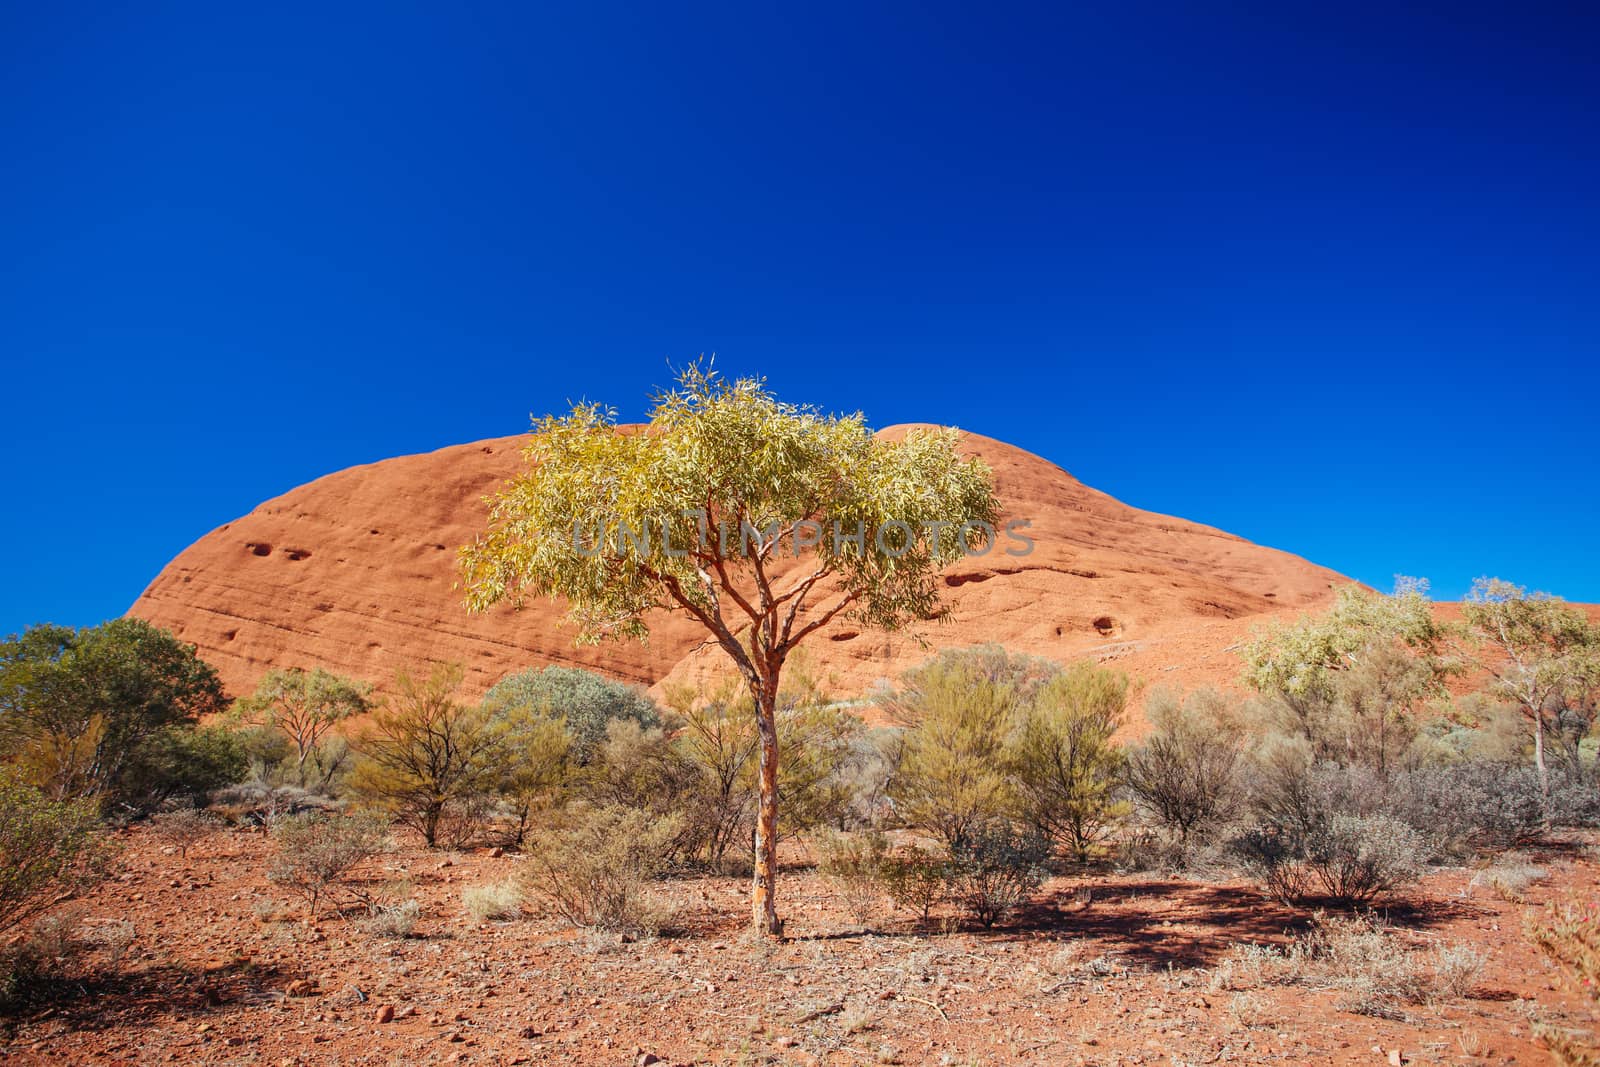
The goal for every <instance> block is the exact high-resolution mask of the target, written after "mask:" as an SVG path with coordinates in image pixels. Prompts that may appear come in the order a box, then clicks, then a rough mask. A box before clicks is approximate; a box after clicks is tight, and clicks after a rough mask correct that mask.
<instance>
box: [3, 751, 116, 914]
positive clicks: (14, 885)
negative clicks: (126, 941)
mask: <svg viewBox="0 0 1600 1067" xmlns="http://www.w3.org/2000/svg"><path fill="white" fill-rule="evenodd" d="M97 816H98V812H97V808H96V805H95V803H94V801H93V800H92V799H89V798H83V799H77V800H57V799H54V798H52V797H50V796H47V795H46V794H44V793H43V792H41V791H40V790H38V789H36V788H35V787H33V786H31V785H29V784H27V783H25V782H23V781H21V780H19V778H18V777H17V775H16V774H15V773H13V772H11V771H9V770H4V769H0V935H4V934H7V933H9V932H10V931H12V930H14V929H15V928H16V927H18V926H19V925H21V924H24V923H28V922H31V921H33V920H34V919H36V918H38V917H39V916H41V915H43V914H44V913H45V912H46V911H48V910H49V909H50V908H52V907H54V906H55V905H56V904H57V903H58V902H59V901H60V900H61V899H62V898H64V897H67V896H70V895H71V894H72V893H74V892H76V891H78V890H80V889H87V888H90V887H92V886H94V885H96V884H97V883H98V882H99V881H100V880H101V879H102V878H104V877H105V872H106V867H107V864H108V862H109V858H110V852H109V849H108V846H107V844H106V841H105V838H104V836H103V835H102V833H101V831H100V826H99V821H98V817H97Z"/></svg>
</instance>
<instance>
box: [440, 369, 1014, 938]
mask: <svg viewBox="0 0 1600 1067" xmlns="http://www.w3.org/2000/svg"><path fill="white" fill-rule="evenodd" d="M958 443H959V435H958V433H957V432H956V431H955V430H952V429H913V430H911V431H909V432H908V433H906V434H905V436H904V437H902V438H900V439H899V440H888V439H885V438H882V437H878V436H875V435H874V434H873V433H872V432H871V431H870V430H869V429H868V427H867V425H866V421H865V419H864V417H863V416H862V415H861V414H860V413H859V412H858V413H856V414H853V415H846V416H833V415H825V414H823V413H822V412H820V411H818V410H817V409H815V408H812V407H808V406H800V405H795V404H790V403H785V402H782V401H780V400H778V399H777V398H776V397H775V396H773V395H772V394H771V393H770V392H769V391H768V390H767V388H766V385H765V382H764V381H762V380H760V379H755V378H742V379H738V380H729V379H726V378H724V377H722V376H720V375H717V374H716V373H714V372H712V371H711V370H709V369H708V368H703V367H701V366H699V365H692V366H690V367H689V368H687V369H686V370H685V371H683V372H682V374H681V375H680V376H679V378H678V381H677V384H676V386H675V387H674V388H672V389H670V390H668V391H665V392H663V393H660V394H658V395H657V396H656V397H655V403H654V407H653V409H652V411H651V413H650V417H649V422H648V425H646V426H645V427H643V428H640V429H634V430H630V429H625V428H623V427H621V426H619V425H618V424H617V417H616V412H615V411H614V410H612V409H609V408H604V407H602V406H600V405H598V404H589V403H581V404H578V405H576V406H575V407H574V408H573V409H572V410H571V412H570V413H569V414H567V415H565V416H559V417H558V416H548V417H545V418H542V419H538V420H536V421H535V424H534V428H533V435H532V438H531V439H530V441H529V443H528V445H527V448H526V450H525V458H526V468H525V470H524V471H523V472H522V473H521V474H519V475H517V476H516V477H515V478H513V479H512V480H511V481H510V482H508V483H507V484H506V485H505V486H504V487H503V488H502V489H501V490H500V492H499V493H498V494H497V495H496V496H495V497H493V498H492V504H491V513H490V520H489V524H488V528H487V529H486V531H485V532H483V533H482V534H481V535H480V536H479V537H478V538H477V539H476V540H475V541H474V542H473V543H472V544H470V545H467V546H465V547H464V548H463V549H462V550H461V556H460V562H461V567H462V577H463V583H464V586H465V588H466V594H467V603H468V606H469V607H470V608H471V609H473V610H476V611H482V610H486V609H487V608H488V607H490V606H491V605H493V604H495V603H497V602H500V601H504V600H509V601H512V602H516V601H519V600H521V599H523V598H525V597H526V596H529V595H536V596H550V597H559V598H563V599H565V600H566V602H567V604H568V607H569V619H570V620H571V622H572V623H574V624H575V627H576V630H577V636H578V640H580V641H586V642H594V641H599V640H601V639H603V638H634V639H639V638H644V637H645V636H646V635H647V634H648V632H649V625H648V617H649V615H650V613H651V612H653V611H657V610H666V611H671V612H677V613H681V614H684V615H687V616H688V617H690V618H692V619H693V620H695V621H696V622H698V623H699V624H700V625H701V626H702V627H704V628H705V630H706V631H707V633H708V635H709V638H710V640H712V641H714V642H715V643H716V645H717V646H718V647H720V648H721V650H722V651H723V652H724V653H725V654H726V655H727V657H728V659H729V660H730V661H731V662H732V664H733V665H734V667H735V668H736V669H737V671H738V673H739V676H740V678H741V679H742V681H743V684H744V685H745V687H746V688H747V689H748V691H749V693H750V696H751V699H752V704H753V711H754V715H755V718H756V726H757V732H758V734H759V738H760V754H759V759H758V775H759V789H758V805H757V817H756V832H755V864H754V867H755V874H754V877H753V884H752V890H751V898H752V899H751V911H752V921H753V922H754V924H755V925H756V926H757V927H758V928H759V929H761V930H763V931H765V932H767V933H771V934H778V933H781V930H782V926H781V924H780V922H779V921H778V916H777V910H776V899H775V896H774V879H775V875H776V869H777V825H778V823H777V819H778V759H779V751H778V743H779V736H778V728H777V722H776V712H777V705H778V691H779V685H780V679H781V676H782V672H783V668H784V663H785V661H786V660H787V659H788V657H789V655H790V654H791V653H792V652H793V651H794V650H795V648H796V647H798V646H799V645H800V644H801V642H803V641H805V640H806V639H807V638H809V637H811V636H812V635H813V634H815V633H817V632H818V631H819V630H821V629H822V628H823V627H824V626H827V625H828V624H829V623H830V622H832V621H833V620H835V619H841V620H842V619H850V620H852V622H853V624H854V625H857V626H861V627H872V628H877V629H882V630H897V629H900V628H903V627H905V626H907V625H908V624H910V623H913V622H915V621H916V620H920V619H929V618H932V617H934V616H935V613H936V612H937V611H938V610H939V609H940V607H941V599H940V589H939V583H938V581H937V578H938V574H939V571H940V570H941V569H942V567H943V566H944V565H945V564H947V563H949V562H952V561H953V560H955V559H956V558H958V557H959V556H960V555H961V554H962V553H963V552H973V551H978V552H981V551H987V550H989V549H992V548H993V543H994V533H995V531H994V523H995V522H996V521H997V515H998V510H999V508H998V504H997V502H996V500H995V496H994V491H993V486H992V483H991V477H990V472H989V470H988V468H987V467H986V466H985V464H984V463H983V462H982V461H981V460H979V459H977V458H972V457H966V456H963V455H962V454H961V452H960V450H959V448H958Z"/></svg>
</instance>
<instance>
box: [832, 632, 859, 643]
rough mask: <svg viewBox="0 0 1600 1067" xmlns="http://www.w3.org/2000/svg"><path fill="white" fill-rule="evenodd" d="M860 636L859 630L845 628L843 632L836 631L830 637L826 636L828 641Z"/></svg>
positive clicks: (848, 639) (847, 639)
mask: <svg viewBox="0 0 1600 1067" xmlns="http://www.w3.org/2000/svg"><path fill="white" fill-rule="evenodd" d="M860 636H861V634H860V632H859V631H856V630H845V631H844V632H843V633H837V634H834V635H832V636H831V637H829V638H828V640H830V641H850V640H853V639H854V638H857V637H860Z"/></svg>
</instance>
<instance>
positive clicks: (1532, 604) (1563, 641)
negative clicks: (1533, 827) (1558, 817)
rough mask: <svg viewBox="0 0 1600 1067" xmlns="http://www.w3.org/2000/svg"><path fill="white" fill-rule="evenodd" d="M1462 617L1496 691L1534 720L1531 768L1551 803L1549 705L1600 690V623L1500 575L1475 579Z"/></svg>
mask: <svg viewBox="0 0 1600 1067" xmlns="http://www.w3.org/2000/svg"><path fill="white" fill-rule="evenodd" d="M1462 615H1463V617H1464V618H1465V619H1466V622H1467V625H1468V626H1470V627H1471V628H1472V632H1473V634H1474V636H1475V637H1476V638H1477V639H1478V641H1479V648H1480V655H1479V660H1478V662H1479V665H1480V666H1481V667H1482V668H1483V669H1484V670H1486V671H1488V673H1489V676H1490V678H1491V680H1492V682H1491V691H1492V692H1493V693H1494V694H1495V695H1496V696H1499V697H1501V698H1503V699H1506V700H1509V701H1511V702H1513V703H1514V704H1516V705H1517V707H1518V708H1520V709H1521V710H1522V713H1523V715H1525V716H1526V717H1527V718H1528V719H1529V721H1530V722H1531V723H1532V724H1533V728H1534V732H1533V736H1534V765H1535V766H1536V767H1537V768H1538V770H1539V778H1540V782H1541V784H1542V786H1543V788H1544V791H1545V795H1546V800H1547V803H1548V797H1549V790H1550V786H1549V772H1548V769H1547V764H1546V760H1545V736H1546V733H1547V731H1548V729H1549V728H1550V726H1551V725H1552V724H1551V721H1550V720H1551V710H1552V709H1556V708H1560V707H1562V706H1563V705H1565V704H1569V703H1570V704H1573V705H1581V704H1583V703H1584V702H1585V701H1586V700H1592V699H1593V695H1594V692H1595V690H1596V689H1597V688H1600V627H1597V626H1596V625H1595V624H1593V623H1591V622H1589V620H1588V617H1587V616H1585V615H1584V613H1583V612H1582V611H1580V610H1579V609H1577V608H1574V607H1572V606H1570V605H1568V604H1566V603H1564V602H1563V601H1562V600H1561V599H1560V598H1558V597H1553V596H1550V595H1549V594H1548V593H1532V594H1530V593H1529V592H1528V591H1527V590H1526V589H1524V588H1523V587H1522V586H1519V585H1513V584H1511V583H1510V582H1506V581H1502V580H1501V579H1499V578H1479V579H1478V580H1477V581H1475V582H1473V583H1472V591H1471V592H1470V593H1468V594H1467V598H1466V602H1465V603H1464V604H1463V605H1462ZM1556 725H1557V726H1559V721H1557V723H1556Z"/></svg>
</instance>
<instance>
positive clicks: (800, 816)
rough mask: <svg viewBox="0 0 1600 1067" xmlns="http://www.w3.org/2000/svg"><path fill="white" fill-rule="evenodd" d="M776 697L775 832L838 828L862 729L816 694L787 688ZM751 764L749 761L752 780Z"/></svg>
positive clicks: (850, 798) (846, 806)
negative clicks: (778, 800) (778, 802)
mask: <svg viewBox="0 0 1600 1067" xmlns="http://www.w3.org/2000/svg"><path fill="white" fill-rule="evenodd" d="M799 677H800V678H802V679H803V678H805V677H806V676H805V675H804V674H801V675H799ZM792 680H793V679H792ZM778 699H779V703H778V709H777V714H776V720H777V727H778V750H779V751H780V752H782V753H783V760H782V762H781V763H780V764H779V765H778V793H779V794H780V795H781V796H782V797H783V809H782V811H781V813H780V819H781V821H780V823H779V827H778V829H779V832H780V833H803V832H805V831H807V830H811V829H815V828H817V827H824V826H828V827H833V828H834V829H836V830H839V829H843V827H844V823H845V821H846V818H847V814H848V812H849V810H850V807H851V803H852V801H853V800H854V794H853V792H852V789H853V783H854V776H855V772H856V769H857V766H858V762H859V760H860V759H861V757H862V755H863V752H862V749H861V746H860V742H861V740H862V739H863V738H864V737H865V736H866V732H867V728H866V725H865V724H864V723H862V721H861V720H860V719H859V718H858V717H856V716H855V715H853V714H851V713H850V712H849V711H846V710H844V709H843V708H839V707H835V706H833V705H832V704H829V703H828V702H827V699H826V697H824V696H823V695H822V694H821V693H820V692H815V691H810V692H806V691H800V692H796V691H793V690H791V691H789V692H786V693H780V694H779V698H778ZM755 763H756V761H755V760H754V759H753V758H752V760H751V764H752V766H751V772H752V780H753V778H754V772H755V770H756V767H755ZM752 784H753V781H752Z"/></svg>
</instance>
